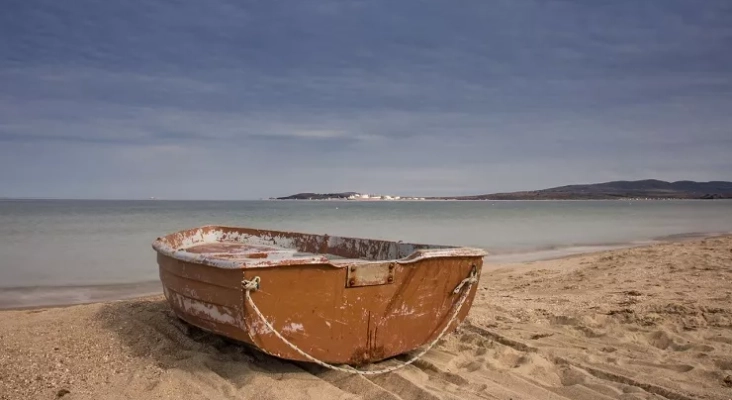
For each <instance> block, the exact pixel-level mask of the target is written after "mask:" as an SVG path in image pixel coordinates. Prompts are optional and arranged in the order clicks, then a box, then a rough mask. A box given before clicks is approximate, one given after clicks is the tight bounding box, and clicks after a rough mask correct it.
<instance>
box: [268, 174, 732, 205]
mask: <svg viewBox="0 0 732 400" xmlns="http://www.w3.org/2000/svg"><path fill="white" fill-rule="evenodd" d="M613 199H615V200H623V199H647V200H666V199H669V200H670V199H732V182H728V181H711V182H695V181H677V182H666V181H660V180H655V179H646V180H639V181H612V182H604V183H593V184H582V185H568V186H559V187H553V188H549V189H541V190H532V191H522V192H507V193H492V194H481V195H474V196H441V197H415V196H393V195H379V194H364V193H358V192H341V193H298V194H293V195H291V196H286V197H272V198H270V200H354V201H379V200H382V201H399V200H410V201H414V200H613Z"/></svg>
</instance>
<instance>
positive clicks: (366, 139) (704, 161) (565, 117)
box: [0, 0, 732, 199]
mask: <svg viewBox="0 0 732 400" xmlns="http://www.w3.org/2000/svg"><path fill="white" fill-rule="evenodd" d="M646 178H655V179H663V180H671V181H673V180H685V179H690V180H701V181H707V180H732V2H730V1H729V0H704V1H699V0H684V1H681V0H614V1H579V0H577V1H573V0H553V1H550V0H546V1H538V0H536V1H534V0H491V1H484V0H476V1H470V0H461V1H459V2H453V1H424V0H423V1H412V0H400V1H381V0H369V1H350V0H319V1H306V0H297V1H294V0H293V1H233V0H232V1H224V0H207V1H193V0H178V1H151V0H130V1H122V2H111V1H90V0H75V1H71V2H61V1H57V0H49V1H40V0H8V1H4V2H3V12H2V13H0V197H53V198H103V199H108V198H109V199H128V198H130V199H133V198H149V197H157V198H163V199H258V198H267V197H270V196H285V195H289V194H293V193H298V192H339V191H358V192H368V193H375V194H393V195H416V196H431V195H435V196H445V195H464V194H482V193H493V192H504V191H515V190H532V189H541V188H547V187H552V186H558V185H565V184H575V183H593V182H603V181H610V180H621V179H622V180H632V179H646Z"/></svg>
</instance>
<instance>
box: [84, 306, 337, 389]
mask: <svg viewBox="0 0 732 400" xmlns="http://www.w3.org/2000/svg"><path fill="white" fill-rule="evenodd" d="M97 318H98V319H99V320H100V321H101V322H102V324H103V326H104V327H105V328H106V329H109V330H110V331H111V332H114V334H115V335H117V336H118V337H119V339H120V340H121V342H122V344H123V345H124V347H126V349H127V351H128V352H130V355H131V356H134V357H139V358H143V359H147V360H148V361H152V362H154V363H155V364H156V365H157V366H158V367H159V368H161V369H163V370H168V369H172V368H178V369H181V370H185V371H188V372H199V371H200V370H206V371H213V372H214V373H216V374H217V375H219V376H221V377H222V378H224V379H226V380H228V381H230V382H232V383H234V384H237V385H244V384H246V383H247V381H248V379H249V377H250V376H252V375H254V374H257V373H265V374H270V376H272V377H277V376H280V378H285V377H286V376H287V375H290V374H301V373H303V372H304V371H306V372H308V373H311V374H315V375H317V374H319V373H321V372H324V371H325V369H324V368H322V367H319V366H317V365H309V364H307V363H297V362H289V361H286V360H282V359H278V358H276V357H272V356H269V355H267V354H264V353H262V352H260V351H259V350H256V349H254V348H253V347H251V346H249V345H247V344H245V343H242V342H237V341H234V340H232V339H228V338H225V337H223V336H219V335H216V334H213V333H209V332H206V331H204V330H202V329H199V328H197V327H195V326H192V325H190V324H188V323H186V322H184V321H182V320H180V319H179V318H178V317H177V316H176V315H175V314H174V313H173V311H172V310H171V309H170V306H169V305H168V303H167V302H166V301H165V298H163V297H162V296H159V297H150V298H145V299H138V300H130V301H119V302H113V303H108V304H105V305H104V306H103V307H102V308H101V309H100V310H99V312H98V313H97Z"/></svg>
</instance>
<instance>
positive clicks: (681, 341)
mask: <svg viewBox="0 0 732 400" xmlns="http://www.w3.org/2000/svg"><path fill="white" fill-rule="evenodd" d="M731 304H732V236H724V237H714V238H705V239H694V240H689V241H683V242H677V243H665V244H655V245H651V246H646V247H637V248H632V249H621V250H612V251H604V252H600V253H593V254H588V255H577V256H572V257H565V258H560V259H553V260H545V261H536V262H528V263H515V264H500V265H496V264H494V263H492V262H490V261H489V262H488V264H486V267H485V269H484V272H483V275H482V277H481V282H480V290H479V292H478V294H477V297H476V299H475V302H474V305H473V307H472V309H471V312H470V315H469V317H468V318H467V320H466V321H465V322H464V323H463V324H462V325H461V327H460V328H459V329H458V330H457V331H456V332H455V333H453V334H451V335H449V336H448V337H447V338H446V339H444V340H443V341H442V342H441V343H439V344H438V345H437V346H436V347H435V348H434V349H433V350H431V351H430V352H428V353H427V354H426V355H425V357H424V358H423V359H422V360H421V361H418V362H417V363H415V364H414V365H411V366H408V367H406V368H403V369H401V370H399V371H397V372H394V373H390V374H386V375H378V376H374V377H368V378H365V377H360V376H352V375H348V374H344V373H340V372H333V371H329V370H325V369H323V368H321V367H317V366H314V365H310V364H305V363H292V362H288V361H284V360H279V359H276V358H273V357H269V356H266V355H264V354H262V353H259V352H258V351H256V350H253V349H251V348H248V347H246V346H243V345H240V344H237V343H232V342H229V341H226V340H224V339H222V338H220V337H218V336H214V335H211V334H208V333H205V332H203V331H200V330H198V329H196V328H193V327H190V326H188V325H184V324H182V323H180V322H179V321H178V320H177V319H176V318H175V317H174V315H173V314H172V312H171V311H170V309H169V308H168V307H167V304H166V303H165V302H164V299H163V298H162V296H152V297H146V298H140V299H134V300H122V301H114V302H107V303H95V304H86V305H76V306H68V307H55V308H40V309H33V310H11V311H0V399H54V398H57V397H62V398H64V399H178V398H206V399H245V398H257V399H262V400H264V399H513V400H518V399H583V400H585V399H586V400H589V399H730V398H732V376H731V375H732V305H731ZM406 358H407V356H404V357H403V358H402V359H406ZM399 362H400V359H399V358H397V359H395V360H388V361H386V362H384V363H382V365H392V364H395V363H399Z"/></svg>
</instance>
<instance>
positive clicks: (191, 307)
mask: <svg viewBox="0 0 732 400" xmlns="http://www.w3.org/2000/svg"><path fill="white" fill-rule="evenodd" d="M163 292H164V293H165V297H166V298H167V299H168V300H169V301H172V302H173V304H175V305H176V306H177V307H178V308H180V309H181V310H183V311H185V312H186V313H189V314H191V315H194V316H196V317H199V318H203V319H206V320H209V321H213V322H218V323H222V324H229V325H236V321H237V319H236V317H235V316H234V315H232V314H231V312H227V309H226V307H222V306H218V305H216V304H210V303H205V302H203V301H200V300H195V299H191V298H189V297H186V296H183V295H181V294H178V293H176V292H173V291H172V290H169V289H167V288H166V287H163Z"/></svg>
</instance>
